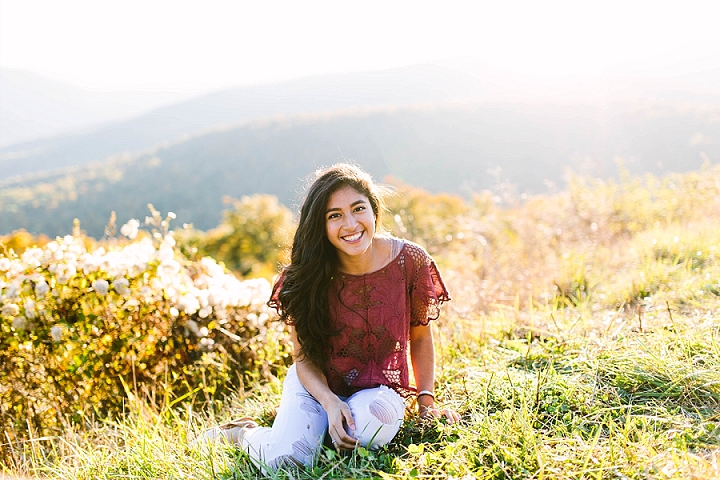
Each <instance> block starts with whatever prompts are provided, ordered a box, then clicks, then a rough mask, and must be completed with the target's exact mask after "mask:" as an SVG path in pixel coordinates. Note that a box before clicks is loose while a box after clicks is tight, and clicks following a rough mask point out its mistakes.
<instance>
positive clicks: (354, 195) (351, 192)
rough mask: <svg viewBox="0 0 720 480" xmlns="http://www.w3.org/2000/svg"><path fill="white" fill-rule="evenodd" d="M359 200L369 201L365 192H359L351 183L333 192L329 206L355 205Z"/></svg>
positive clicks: (329, 207)
mask: <svg viewBox="0 0 720 480" xmlns="http://www.w3.org/2000/svg"><path fill="white" fill-rule="evenodd" d="M359 202H362V203H369V199H368V197H367V196H366V195H365V194H364V193H361V192H358V191H357V190H355V189H354V188H353V187H351V186H349V185H345V186H344V187H341V188H339V189H338V190H336V191H335V192H333V193H332V195H330V198H329V199H328V204H327V208H328V209H331V208H337V207H342V206H347V205H353V204H356V203H359Z"/></svg>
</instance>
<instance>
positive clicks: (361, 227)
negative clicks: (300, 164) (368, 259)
mask: <svg viewBox="0 0 720 480" xmlns="http://www.w3.org/2000/svg"><path fill="white" fill-rule="evenodd" d="M325 227H326V228H325V231H326V233H327V237H328V240H330V243H331V244H332V245H333V246H334V247H335V248H336V249H337V252H338V255H339V256H340V258H341V261H342V259H343V257H346V258H347V257H354V256H358V255H362V254H364V253H365V252H367V249H368V247H370V245H371V243H372V239H373V237H374V236H375V214H374V213H373V211H372V206H371V204H370V200H368V198H367V197H366V196H365V195H363V194H362V193H360V192H358V191H357V190H355V189H354V188H352V187H349V186H345V187H342V188H340V189H339V190H337V191H336V192H335V193H333V194H332V195H331V196H330V200H328V204H327V208H326V209H325Z"/></svg>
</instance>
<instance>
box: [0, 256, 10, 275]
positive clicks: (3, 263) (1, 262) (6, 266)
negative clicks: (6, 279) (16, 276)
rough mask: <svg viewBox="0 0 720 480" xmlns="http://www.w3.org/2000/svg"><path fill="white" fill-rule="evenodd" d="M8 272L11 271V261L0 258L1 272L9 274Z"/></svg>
mask: <svg viewBox="0 0 720 480" xmlns="http://www.w3.org/2000/svg"><path fill="white" fill-rule="evenodd" d="M8 270H10V259H9V258H5V257H3V258H0V272H7V271H8Z"/></svg>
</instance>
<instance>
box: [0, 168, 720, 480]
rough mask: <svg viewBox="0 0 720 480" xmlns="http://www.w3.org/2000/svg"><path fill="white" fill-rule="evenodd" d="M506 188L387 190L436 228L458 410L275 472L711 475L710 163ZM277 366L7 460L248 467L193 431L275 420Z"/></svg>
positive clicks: (139, 404)
mask: <svg viewBox="0 0 720 480" xmlns="http://www.w3.org/2000/svg"><path fill="white" fill-rule="evenodd" d="M501 194H502V195H501ZM423 195H424V196H423ZM503 195H504V196H503ZM513 195H514V194H513V192H512V191H511V190H507V191H503V192H498V195H495V196H493V195H490V194H487V195H476V196H474V197H473V199H472V201H466V202H465V203H464V204H463V205H456V204H455V205H456V207H457V208H454V209H452V217H451V218H446V217H444V215H448V212H449V211H450V210H447V209H446V210H443V209H434V207H435V206H437V205H439V204H440V203H441V202H439V200H440V199H438V197H433V196H429V195H427V194H426V193H422V192H418V191H416V190H412V189H409V190H408V192H407V193H406V196H405V197H401V198H399V199H396V200H395V201H396V202H399V203H398V204H402V202H403V201H405V204H404V207H403V208H406V209H414V210H412V212H413V218H414V220H415V221H416V223H415V224H412V225H411V222H412V221H413V219H411V218H410V216H405V218H404V219H403V218H402V217H400V218H399V219H398V221H397V227H398V228H399V229H400V230H403V229H405V230H406V231H407V232H408V233H410V232H416V234H417V235H418V236H417V237H416V236H412V238H414V239H416V240H419V241H423V237H425V238H426V240H429V239H431V237H432V235H435V234H437V235H439V237H438V238H442V239H444V240H445V241H441V242H434V243H433V249H432V252H433V254H434V256H435V258H436V260H437V261H438V264H439V265H440V267H441V270H442V273H443V276H444V279H445V281H446V283H447V284H448V287H449V289H450V291H451V293H452V295H453V301H452V302H450V303H449V304H448V305H446V306H444V307H443V315H442V318H441V319H440V321H438V322H437V323H436V324H435V334H436V340H437V346H438V350H439V352H438V353H439V354H438V359H437V366H438V382H437V385H438V386H437V388H436V391H437V393H438V397H439V399H440V401H441V402H442V403H443V404H444V405H450V406H452V407H453V408H455V409H457V410H458V411H459V412H460V413H461V414H462V417H463V420H462V422H461V424H460V425H458V426H449V425H446V424H444V423H441V422H439V423H429V424H421V423H418V422H416V421H415V420H414V419H412V417H410V416H409V417H408V420H407V422H406V423H405V425H404V427H403V428H402V430H401V431H400V433H399V435H398V437H397V438H396V439H395V440H394V441H393V442H392V443H391V444H390V445H388V446H387V447H385V448H383V449H381V450H379V451H376V452H368V451H365V450H359V451H357V452H355V453H353V454H351V455H347V456H338V455H337V454H335V453H334V452H332V451H329V450H328V451H325V452H324V453H323V455H322V457H321V458H320V459H319V461H318V464H317V465H316V466H315V467H314V468H313V469H311V470H307V471H288V472H280V473H278V474H277V475H276V477H277V478H385V479H391V478H488V479H489V478H632V479H646V478H658V479H660V478H662V479H665V478H674V479H685V478H699V479H711V478H718V476H720V416H719V415H718V412H720V260H719V259H718V255H719V254H720V252H719V251H718V248H720V227H719V226H718V224H717V221H716V219H717V218H720V168H719V167H718V166H715V167H707V168H705V169H703V170H701V171H694V172H689V173H686V174H683V175H678V174H676V175H667V176H664V177H661V178H658V177H654V176H645V177H642V178H640V177H634V176H630V175H625V176H624V177H623V178H622V180H621V181H604V180H592V179H589V178H585V177H573V178H571V180H570V183H569V188H568V190H566V191H563V192H560V193H557V194H553V195H549V196H532V197H530V198H527V199H525V200H524V201H522V199H520V198H518V197H516V196H513ZM501 196H502V198H504V203H503V205H498V203H497V199H498V198H499V197H501ZM403 198H404V199H405V200H403ZM416 200H422V201H417V202H416ZM446 200H447V199H445V200H443V201H446ZM446 203H447V202H446ZM507 205H512V206H511V207H510V208H508V207H507ZM406 222H407V223H406ZM421 225H424V226H425V227H426V229H424V230H423V229H422V228H419V226H421ZM434 227H435V228H434ZM423 232H424V233H423ZM431 234H432V235H431ZM280 377H282V375H280ZM279 381H280V380H277V381H270V382H267V383H257V384H252V385H246V386H245V389H244V390H243V389H240V390H238V391H237V393H236V394H234V395H232V396H230V397H229V398H223V399H219V398H215V399H213V398H207V399H205V398H196V399H195V400H196V403H195V404H194V405H195V406H194V407H191V406H190V402H189V401H190V400H191V399H189V398H184V399H178V401H177V402H172V401H171V399H170V398H168V397H166V396H165V394H167V393H168V392H164V391H157V392H154V393H155V395H151V396H149V397H148V398H145V399H143V398H138V397H132V398H131V399H130V400H128V403H127V410H126V411H127V413H126V415H124V416H123V417H122V418H120V419H116V420H112V421H105V422H98V423H88V424H83V425H71V424H70V423H68V427H67V429H66V430H65V431H64V433H61V434H58V435H57V436H45V437H42V438H33V439H31V440H30V441H28V442H25V443H23V444H13V445H11V446H10V448H8V447H9V446H8V445H4V447H5V448H6V451H8V452H9V454H10V457H9V458H10V459H11V461H10V462H9V463H8V465H7V467H5V468H6V473H12V474H33V475H42V476H48V477H51V478H80V479H84V478H88V479H89V478H118V477H120V478H148V479H150V478H167V479H170V478H207V479H210V478H227V479H230V478H248V479H249V478H256V477H257V476H258V471H257V469H256V468H255V467H254V466H253V465H251V463H250V462H249V461H248V459H247V458H246V457H245V456H244V455H243V454H242V453H240V452H237V451H234V450H232V449H228V450H224V449H218V450H216V451H212V452H202V451H197V450H194V449H191V448H189V447H188V441H189V440H190V439H192V438H193V437H194V436H195V435H196V434H197V433H198V432H200V431H201V430H202V429H203V428H205V427H207V426H209V425H212V424H215V423H216V422H222V421H225V420H228V419H230V418H234V417H238V416H244V415H252V416H255V417H257V418H258V419H259V421H260V422H261V423H263V424H271V423H272V419H273V417H274V412H275V408H276V406H277V404H278V402H279V395H280V383H279ZM198 404H200V405H198ZM410 407H411V409H412V405H410Z"/></svg>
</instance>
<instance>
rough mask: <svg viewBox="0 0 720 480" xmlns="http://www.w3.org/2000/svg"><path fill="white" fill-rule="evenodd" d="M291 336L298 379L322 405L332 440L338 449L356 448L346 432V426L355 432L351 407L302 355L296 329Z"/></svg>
mask: <svg viewBox="0 0 720 480" xmlns="http://www.w3.org/2000/svg"><path fill="white" fill-rule="evenodd" d="M290 335H291V336H292V341H293V352H294V356H295V368H296V369H297V374H298V378H299V379H300V383H302V386H303V387H305V390H307V391H308V393H309V394H310V395H312V396H313V398H315V400H317V401H318V402H319V403H320V405H321V406H322V408H323V410H325V412H326V413H327V416H328V433H329V434H330V438H332V441H333V445H335V447H337V448H345V449H352V448H355V445H356V444H357V440H355V439H354V438H353V437H351V436H350V435H349V434H348V433H347V432H346V431H345V424H347V426H348V427H349V428H350V430H355V421H354V420H353V417H352V413H351V412H350V407H349V406H348V404H347V403H345V402H343V401H342V400H341V399H340V397H338V396H337V395H335V394H334V393H333V392H332V390H330V387H329V386H328V383H327V378H326V377H325V374H324V373H323V372H322V371H321V370H320V369H319V368H318V367H317V366H316V365H315V364H314V363H312V362H311V361H310V360H308V359H307V358H305V356H304V355H302V354H301V353H300V343H299V342H298V340H297V334H296V333H295V329H294V328H290Z"/></svg>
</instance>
